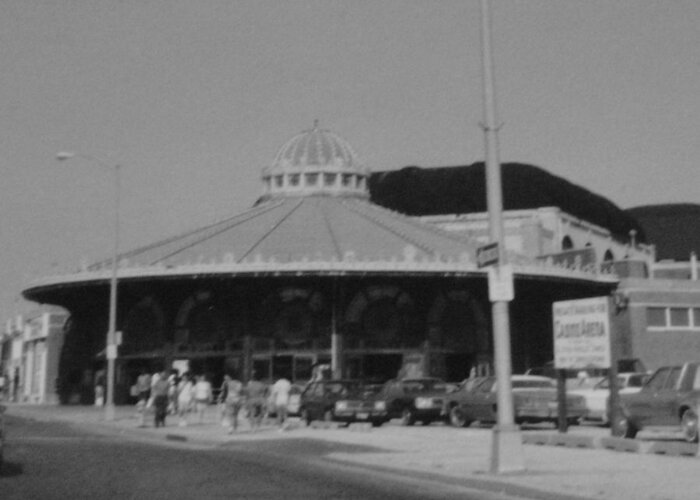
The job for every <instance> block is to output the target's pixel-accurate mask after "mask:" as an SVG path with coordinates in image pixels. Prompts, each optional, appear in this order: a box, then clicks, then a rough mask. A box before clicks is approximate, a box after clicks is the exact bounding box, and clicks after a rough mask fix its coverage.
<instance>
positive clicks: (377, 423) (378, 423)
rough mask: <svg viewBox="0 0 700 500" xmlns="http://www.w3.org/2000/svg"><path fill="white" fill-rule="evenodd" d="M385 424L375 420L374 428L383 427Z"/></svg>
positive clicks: (373, 422)
mask: <svg viewBox="0 0 700 500" xmlns="http://www.w3.org/2000/svg"><path fill="white" fill-rule="evenodd" d="M383 423H384V422H382V421H381V420H373V421H372V427H381V426H382V424H383Z"/></svg>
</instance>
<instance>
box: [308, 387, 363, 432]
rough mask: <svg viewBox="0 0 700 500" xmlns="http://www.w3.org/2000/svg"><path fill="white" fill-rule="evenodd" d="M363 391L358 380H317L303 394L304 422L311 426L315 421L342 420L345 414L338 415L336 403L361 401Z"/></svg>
mask: <svg viewBox="0 0 700 500" xmlns="http://www.w3.org/2000/svg"><path fill="white" fill-rule="evenodd" d="M361 390H362V383H361V382H360V381H358V380H316V381H313V382H310V383H309V384H308V385H307V386H306V389H304V392H302V393H301V400H300V403H299V404H300V414H301V419H302V421H304V422H306V423H307V424H310V423H311V422H312V421H314V420H325V421H329V422H330V421H333V420H340V419H342V418H343V416H344V414H337V413H336V402H337V401H340V400H348V398H351V399H353V400H355V399H360V398H359V396H356V395H357V394H358V393H359V392H360V391H361Z"/></svg>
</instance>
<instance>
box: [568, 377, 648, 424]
mask: <svg viewBox="0 0 700 500" xmlns="http://www.w3.org/2000/svg"><path fill="white" fill-rule="evenodd" d="M648 376H649V375H648V374H647V373H620V374H618V375H617V381H618V388H619V393H620V394H632V393H635V392H639V390H640V389H641V388H642V385H644V382H645V381H646V379H647V378H648ZM568 392H569V393H572V394H578V395H580V396H583V397H584V398H585V399H586V414H585V415H584V417H583V419H582V420H584V421H591V422H599V423H601V424H603V425H608V424H609V422H608V399H609V398H610V379H608V378H607V377H606V378H604V379H602V380H600V381H599V382H598V383H597V384H595V385H594V386H593V387H588V388H585V389H572V390H569V391H568Z"/></svg>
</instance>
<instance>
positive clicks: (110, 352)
mask: <svg viewBox="0 0 700 500" xmlns="http://www.w3.org/2000/svg"><path fill="white" fill-rule="evenodd" d="M107 359H117V346H116V345H115V344H109V345H108V346H107Z"/></svg>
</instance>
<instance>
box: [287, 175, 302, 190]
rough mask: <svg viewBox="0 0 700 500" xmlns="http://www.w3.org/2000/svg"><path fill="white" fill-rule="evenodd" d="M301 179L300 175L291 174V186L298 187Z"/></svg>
mask: <svg viewBox="0 0 700 500" xmlns="http://www.w3.org/2000/svg"><path fill="white" fill-rule="evenodd" d="M300 178H301V176H300V175H299V174H291V175H290V176H289V185H290V186H292V187H296V186H298V185H299V179H300Z"/></svg>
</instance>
